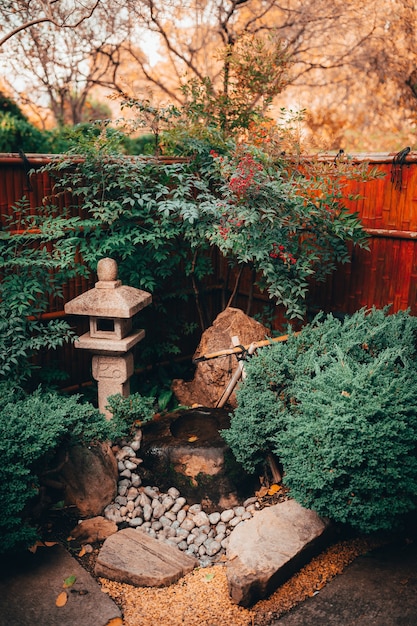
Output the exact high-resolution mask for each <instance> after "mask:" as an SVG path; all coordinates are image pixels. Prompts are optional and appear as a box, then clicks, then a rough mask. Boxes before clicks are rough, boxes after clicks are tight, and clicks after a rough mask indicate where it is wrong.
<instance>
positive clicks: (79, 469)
mask: <svg viewBox="0 0 417 626" xmlns="http://www.w3.org/2000/svg"><path fill="white" fill-rule="evenodd" d="M59 479H60V481H61V482H62V484H63V487H64V498H65V504H66V505H75V506H76V507H77V509H78V512H79V514H80V516H81V517H94V516H96V515H100V513H102V511H103V510H104V508H105V507H106V506H107V505H108V504H109V503H110V502H111V501H112V500H113V498H114V497H115V496H116V494H117V480H118V470H117V461H116V458H115V456H114V454H113V452H112V450H111V448H110V446H109V445H108V444H107V443H102V444H97V445H94V446H90V447H86V446H80V445H77V446H73V447H71V448H69V449H68V450H66V451H65V461H64V462H63V463H62V467H61V469H60V472H59Z"/></svg>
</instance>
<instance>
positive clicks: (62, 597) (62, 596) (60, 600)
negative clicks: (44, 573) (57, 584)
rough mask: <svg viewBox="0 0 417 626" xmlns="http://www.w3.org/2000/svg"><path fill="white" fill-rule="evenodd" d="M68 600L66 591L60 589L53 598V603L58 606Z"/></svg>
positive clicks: (63, 604)
mask: <svg viewBox="0 0 417 626" xmlns="http://www.w3.org/2000/svg"><path fill="white" fill-rule="evenodd" d="M67 600H68V594H67V592H66V591H61V593H60V594H59V596H58V597H57V599H56V600H55V605H56V606H58V607H62V606H65V605H66V603H67Z"/></svg>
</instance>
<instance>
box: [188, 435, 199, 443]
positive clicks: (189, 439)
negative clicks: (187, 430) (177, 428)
mask: <svg viewBox="0 0 417 626" xmlns="http://www.w3.org/2000/svg"><path fill="white" fill-rule="evenodd" d="M197 439H198V437H197V436H196V435H192V437H188V441H190V442H193V441H197Z"/></svg>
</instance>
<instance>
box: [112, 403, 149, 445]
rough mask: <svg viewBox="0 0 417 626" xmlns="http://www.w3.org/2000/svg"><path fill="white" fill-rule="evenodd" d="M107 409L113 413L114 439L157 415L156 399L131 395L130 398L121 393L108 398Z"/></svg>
mask: <svg viewBox="0 0 417 626" xmlns="http://www.w3.org/2000/svg"><path fill="white" fill-rule="evenodd" d="M107 402H108V405H107V406H106V409H108V410H109V411H111V413H112V420H111V421H112V427H113V436H112V439H113V440H114V439H117V438H118V437H123V436H125V435H126V434H127V433H129V432H130V430H131V429H132V428H134V427H137V426H140V425H141V424H143V423H145V422H148V421H149V420H151V419H152V417H153V415H154V413H155V398H151V397H144V396H141V395H140V394H139V393H131V394H130V395H129V396H128V397H124V396H122V395H121V394H120V393H118V394H116V395H114V396H109V397H108V398H107Z"/></svg>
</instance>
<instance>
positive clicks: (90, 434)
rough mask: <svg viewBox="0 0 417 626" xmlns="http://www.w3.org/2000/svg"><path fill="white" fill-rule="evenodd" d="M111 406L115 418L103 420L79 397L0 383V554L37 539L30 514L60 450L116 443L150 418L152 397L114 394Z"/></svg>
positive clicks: (94, 409)
mask: <svg viewBox="0 0 417 626" xmlns="http://www.w3.org/2000/svg"><path fill="white" fill-rule="evenodd" d="M111 405H112V408H113V409H114V416H113V418H112V419H111V420H106V419H105V417H104V416H103V415H102V414H101V413H100V412H99V411H98V409H96V408H94V407H93V405H92V404H89V403H86V402H84V403H81V402H80V396H79V395H74V396H64V395H60V394H58V393H56V392H54V391H45V390H42V389H41V388H38V389H36V390H35V391H34V392H33V393H31V394H27V393H26V392H24V391H23V390H22V389H21V388H20V387H16V385H14V384H11V383H6V382H3V383H1V382H0V456H1V459H2V462H1V466H0V504H1V513H0V554H2V553H6V552H10V551H12V550H13V551H18V550H22V549H25V548H27V547H29V546H30V545H32V544H33V543H34V541H36V539H37V538H38V529H37V520H36V519H35V517H34V516H33V511H34V510H35V505H37V503H38V501H39V499H40V493H41V488H42V476H43V475H44V474H45V473H48V472H49V473H50V470H51V468H53V467H54V457H55V455H56V452H57V451H58V449H60V448H61V447H62V446H64V447H66V448H68V447H69V446H72V445H75V444H81V445H86V446H87V445H94V444H95V443H98V442H102V441H117V440H118V439H119V438H123V437H126V436H127V435H128V434H129V433H130V430H131V428H132V426H133V425H134V424H133V422H134V420H135V419H140V420H141V421H146V420H147V419H150V418H151V417H152V415H153V399H152V398H142V397H140V396H139V394H134V395H133V397H132V398H131V399H129V398H123V399H122V398H121V397H120V398H118V397H117V396H112V398H111Z"/></svg>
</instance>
